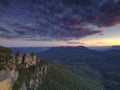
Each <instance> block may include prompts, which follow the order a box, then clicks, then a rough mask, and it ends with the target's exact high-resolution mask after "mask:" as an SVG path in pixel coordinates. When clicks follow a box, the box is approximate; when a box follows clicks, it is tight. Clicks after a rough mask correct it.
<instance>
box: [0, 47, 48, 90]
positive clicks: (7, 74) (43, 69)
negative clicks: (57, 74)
mask: <svg viewBox="0 0 120 90" xmlns="http://www.w3.org/2000/svg"><path fill="white" fill-rule="evenodd" d="M48 67H49V64H48V62H45V61H44V60H43V61H42V60H40V61H39V62H37V56H36V54H35V53H33V54H29V53H26V54H25V55H24V56H22V53H21V52H17V54H16V56H15V57H14V55H13V54H12V52H11V50H10V49H7V48H4V47H0V90H37V88H38V86H39V85H40V84H41V83H42V80H43V78H44V75H46V74H47V71H48Z"/></svg>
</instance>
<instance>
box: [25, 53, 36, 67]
mask: <svg viewBox="0 0 120 90" xmlns="http://www.w3.org/2000/svg"><path fill="white" fill-rule="evenodd" d="M23 63H24V65H25V67H26V68H28V67H30V66H32V65H36V63H37V57H36V54H35V53H33V54H32V55H30V54H29V53H26V54H25V55H24V57H23Z"/></svg>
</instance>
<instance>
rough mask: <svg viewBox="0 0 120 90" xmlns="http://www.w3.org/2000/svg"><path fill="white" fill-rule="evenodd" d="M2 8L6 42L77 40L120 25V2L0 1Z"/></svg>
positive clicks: (1, 30)
mask: <svg viewBox="0 0 120 90" xmlns="http://www.w3.org/2000/svg"><path fill="white" fill-rule="evenodd" d="M0 4H1V6H0V13H1V15H0V16H1V17H0V25H1V26H0V37H2V38H22V39H25V40H73V39H79V38H84V37H86V36H89V35H94V34H100V33H101V32H102V31H100V30H99V27H110V26H114V25H116V24H118V23H120V0H59V1H58V0H11V1H10V0H0ZM5 6H7V7H5ZM6 22H7V23H6Z"/></svg>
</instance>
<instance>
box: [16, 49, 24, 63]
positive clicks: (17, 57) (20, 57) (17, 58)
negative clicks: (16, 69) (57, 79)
mask: <svg viewBox="0 0 120 90" xmlns="http://www.w3.org/2000/svg"><path fill="white" fill-rule="evenodd" d="M22 61H23V59H22V53H21V52H20V51H18V52H17V54H16V64H22Z"/></svg>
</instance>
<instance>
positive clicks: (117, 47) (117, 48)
mask: <svg viewBox="0 0 120 90" xmlns="http://www.w3.org/2000/svg"><path fill="white" fill-rule="evenodd" d="M109 50H120V45H115V46H112V47H110V48H109Z"/></svg>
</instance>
